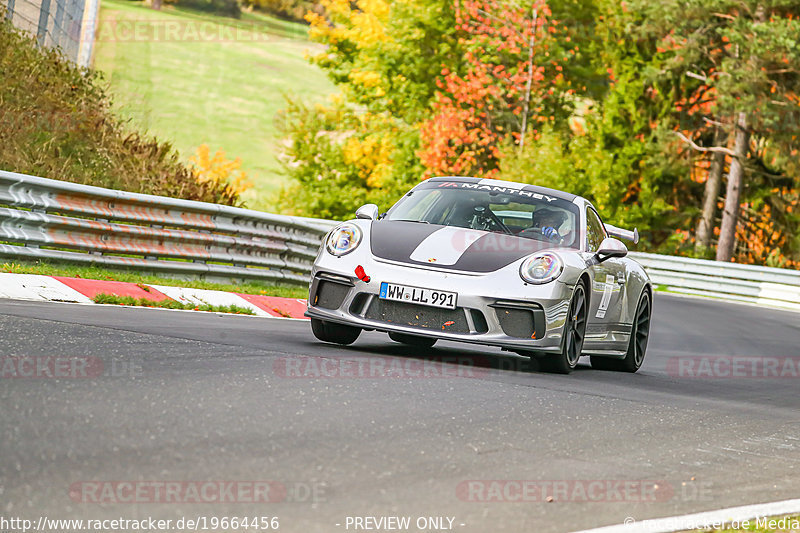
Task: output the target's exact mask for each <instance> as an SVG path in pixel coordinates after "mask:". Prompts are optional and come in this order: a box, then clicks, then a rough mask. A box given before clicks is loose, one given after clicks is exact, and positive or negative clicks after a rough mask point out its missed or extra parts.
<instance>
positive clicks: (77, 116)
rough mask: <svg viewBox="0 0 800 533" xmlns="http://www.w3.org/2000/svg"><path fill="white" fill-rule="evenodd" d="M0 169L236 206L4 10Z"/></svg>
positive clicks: (231, 193)
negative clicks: (117, 113)
mask: <svg viewBox="0 0 800 533" xmlns="http://www.w3.org/2000/svg"><path fill="white" fill-rule="evenodd" d="M0 79H2V80H3V83H2V85H0V102H2V105H1V106H0V124H2V128H0V168H2V169H5V170H13V171H15V172H21V173H25V174H32V175H35V176H43V177H47V178H52V179H59V180H64V181H70V182H74V183H82V184H86V185H96V186H98V187H106V188H110V189H118V190H125V191H131V192H139V193H146V194H156V195H161V196H170V197H175V198H185V199H189V200H199V201H205V202H215V203H224V204H228V205H236V204H238V203H240V202H239V197H238V195H237V194H236V191H235V190H234V189H233V188H232V187H231V186H229V185H228V184H227V183H217V182H212V181H206V182H203V183H200V182H199V181H198V180H197V176H196V175H195V173H194V172H192V171H191V170H190V169H189V168H187V167H186V166H185V165H183V164H182V163H181V162H180V160H179V158H178V153H177V152H176V151H175V150H174V149H173V148H172V146H171V145H170V144H168V143H162V142H159V141H158V140H156V139H154V138H149V137H146V136H143V135H140V134H138V133H136V132H132V131H130V129H129V128H128V127H127V124H126V123H124V122H121V121H120V120H118V119H117V118H116V117H114V116H113V115H112V113H111V111H110V106H111V102H110V100H109V98H108V96H107V94H106V93H105V91H104V90H103V88H102V87H101V85H100V83H101V80H100V78H99V75H98V74H97V73H94V72H89V71H86V70H82V69H79V68H78V67H76V66H75V65H74V64H73V63H71V62H69V61H68V60H67V59H66V58H65V57H64V56H63V55H62V54H61V53H60V52H59V51H58V50H54V49H41V48H39V47H37V46H36V41H35V39H34V38H33V37H32V36H30V35H29V34H26V33H23V32H21V31H20V30H17V29H16V28H14V27H13V26H12V25H11V23H10V22H9V21H8V20H7V19H6V17H5V13H4V12H2V11H0Z"/></svg>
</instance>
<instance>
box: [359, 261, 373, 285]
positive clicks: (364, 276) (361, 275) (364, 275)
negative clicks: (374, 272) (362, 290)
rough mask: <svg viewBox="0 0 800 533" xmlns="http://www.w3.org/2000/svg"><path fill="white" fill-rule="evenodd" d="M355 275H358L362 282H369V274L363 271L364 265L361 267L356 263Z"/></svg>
mask: <svg viewBox="0 0 800 533" xmlns="http://www.w3.org/2000/svg"><path fill="white" fill-rule="evenodd" d="M356 276H358V279H360V280H361V281H363V282H364V283H369V280H370V279H372V278H370V277H369V276H367V273H366V272H364V267H362V266H361V265H358V266H357V267H356Z"/></svg>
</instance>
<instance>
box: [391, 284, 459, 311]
mask: <svg viewBox="0 0 800 533" xmlns="http://www.w3.org/2000/svg"><path fill="white" fill-rule="evenodd" d="M379 297H380V298H381V299H382V300H394V301H396V302H406V303H414V304H419V305H428V306H430V307H441V308H443V309H455V308H456V300H457V298H458V294H457V293H455V292H446V291H437V290H434V289H423V288H420V287H409V286H408V285H396V284H394V283H387V282H385V281H384V282H383V283H381V293H380V295H379Z"/></svg>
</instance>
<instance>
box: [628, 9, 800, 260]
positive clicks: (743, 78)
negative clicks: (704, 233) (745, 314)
mask: <svg viewBox="0 0 800 533" xmlns="http://www.w3.org/2000/svg"><path fill="white" fill-rule="evenodd" d="M632 8H633V9H639V10H642V12H644V13H646V15H647V24H645V25H644V26H643V27H642V31H643V32H644V33H645V34H646V35H649V36H658V37H660V38H661V40H662V43H663V47H662V49H663V50H664V52H663V53H664V55H665V56H668V57H669V59H668V61H667V63H668V64H667V68H666V70H667V71H670V72H671V75H674V73H675V72H680V73H682V74H683V75H684V77H685V78H686V79H687V80H693V81H691V82H690V83H691V84H693V85H695V87H696V83H695V81H694V80H701V81H702V90H703V92H704V93H706V94H710V95H713V100H712V101H711V102H710V104H711V105H710V106H708V112H707V113H700V114H696V115H693V116H686V117H684V118H686V119H688V120H686V121H685V123H684V124H682V128H683V129H687V130H689V131H690V135H689V136H687V135H684V134H682V133H681V132H680V131H679V132H678V133H679V135H680V136H681V137H682V138H683V140H684V141H686V142H687V143H688V144H689V145H690V146H691V147H692V148H694V149H696V150H700V151H704V152H715V153H723V154H726V155H728V156H730V157H731V164H730V168H729V171H728V176H727V180H728V184H727V192H726V200H725V208H724V210H723V217H722V218H723V220H722V226H721V228H720V240H719V243H718V246H717V260H720V261H730V260H731V258H732V257H733V254H734V251H735V240H736V234H737V225H738V224H737V223H738V220H739V212H740V207H741V206H740V198H741V195H742V193H743V191H746V189H747V182H746V181H744V177H745V175H746V173H747V170H748V167H749V166H751V165H752V161H751V153H752V150H751V142H753V141H754V142H759V140H761V139H763V140H764V141H765V142H768V143H769V144H770V145H772V146H774V147H776V148H778V149H779V150H780V151H783V152H785V151H786V150H789V151H791V150H792V149H794V147H795V145H796V134H797V126H796V124H797V121H796V118H797V113H796V112H795V111H794V109H796V96H797V95H796V87H797V84H798V81H800V77H799V76H800V47H798V44H797V39H796V37H797V35H799V34H800V20H798V15H800V5H798V4H797V3H796V2H792V1H789V0H775V1H771V2H768V1H759V0H743V1H739V0H681V1H679V2H678V1H673V2H666V3H655V2H646V1H645V0H636V1H635V2H633V3H632ZM789 110H791V111H790V112H788V113H787V111H789ZM698 118H699V119H702V120H703V122H702V123H698V122H697V119H698ZM709 124H715V125H717V127H720V128H722V129H723V130H724V131H725V132H727V133H728V135H729V136H730V137H732V138H734V146H733V148H732V149H731V148H729V147H727V146H723V145H715V146H710V147H706V146H704V145H700V144H697V143H696V142H695V141H694V140H693V139H692V137H699V136H701V135H703V134H704V133H705V132H706V131H707V129H708V125H709ZM727 137H728V136H725V137H723V138H727Z"/></svg>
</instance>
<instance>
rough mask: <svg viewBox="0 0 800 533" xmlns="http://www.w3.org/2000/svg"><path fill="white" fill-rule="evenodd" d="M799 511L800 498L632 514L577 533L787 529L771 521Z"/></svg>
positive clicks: (660, 532) (672, 532)
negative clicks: (685, 511)
mask: <svg viewBox="0 0 800 533" xmlns="http://www.w3.org/2000/svg"><path fill="white" fill-rule="evenodd" d="M798 513H800V499H796V500H783V501H780V502H770V503H759V504H755V505H744V506H741V507H729V508H727V509H719V510H717V511H707V512H703V513H694V514H687V515H683V516H671V517H667V518H654V519H650V520H637V519H635V518H634V517H632V516H629V517H628V518H626V519H625V522H624V523H622V524H618V525H613V526H605V527H598V528H595V529H585V530H582V531H576V532H574V533H674V532H676V531H706V530H713V529H723V528H731V529H748V528H749V527H752V526H756V527H762V526H764V525H766V526H767V529H785V528H783V527H781V526H780V525H779V524H777V523H776V526H777V527H775V526H772V525H771V524H770V522H771V521H772V520H775V521H776V522H777V521H778V520H779V518H774V517H785V516H794V515H797V514H798ZM745 522H749V525H746V524H745Z"/></svg>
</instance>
